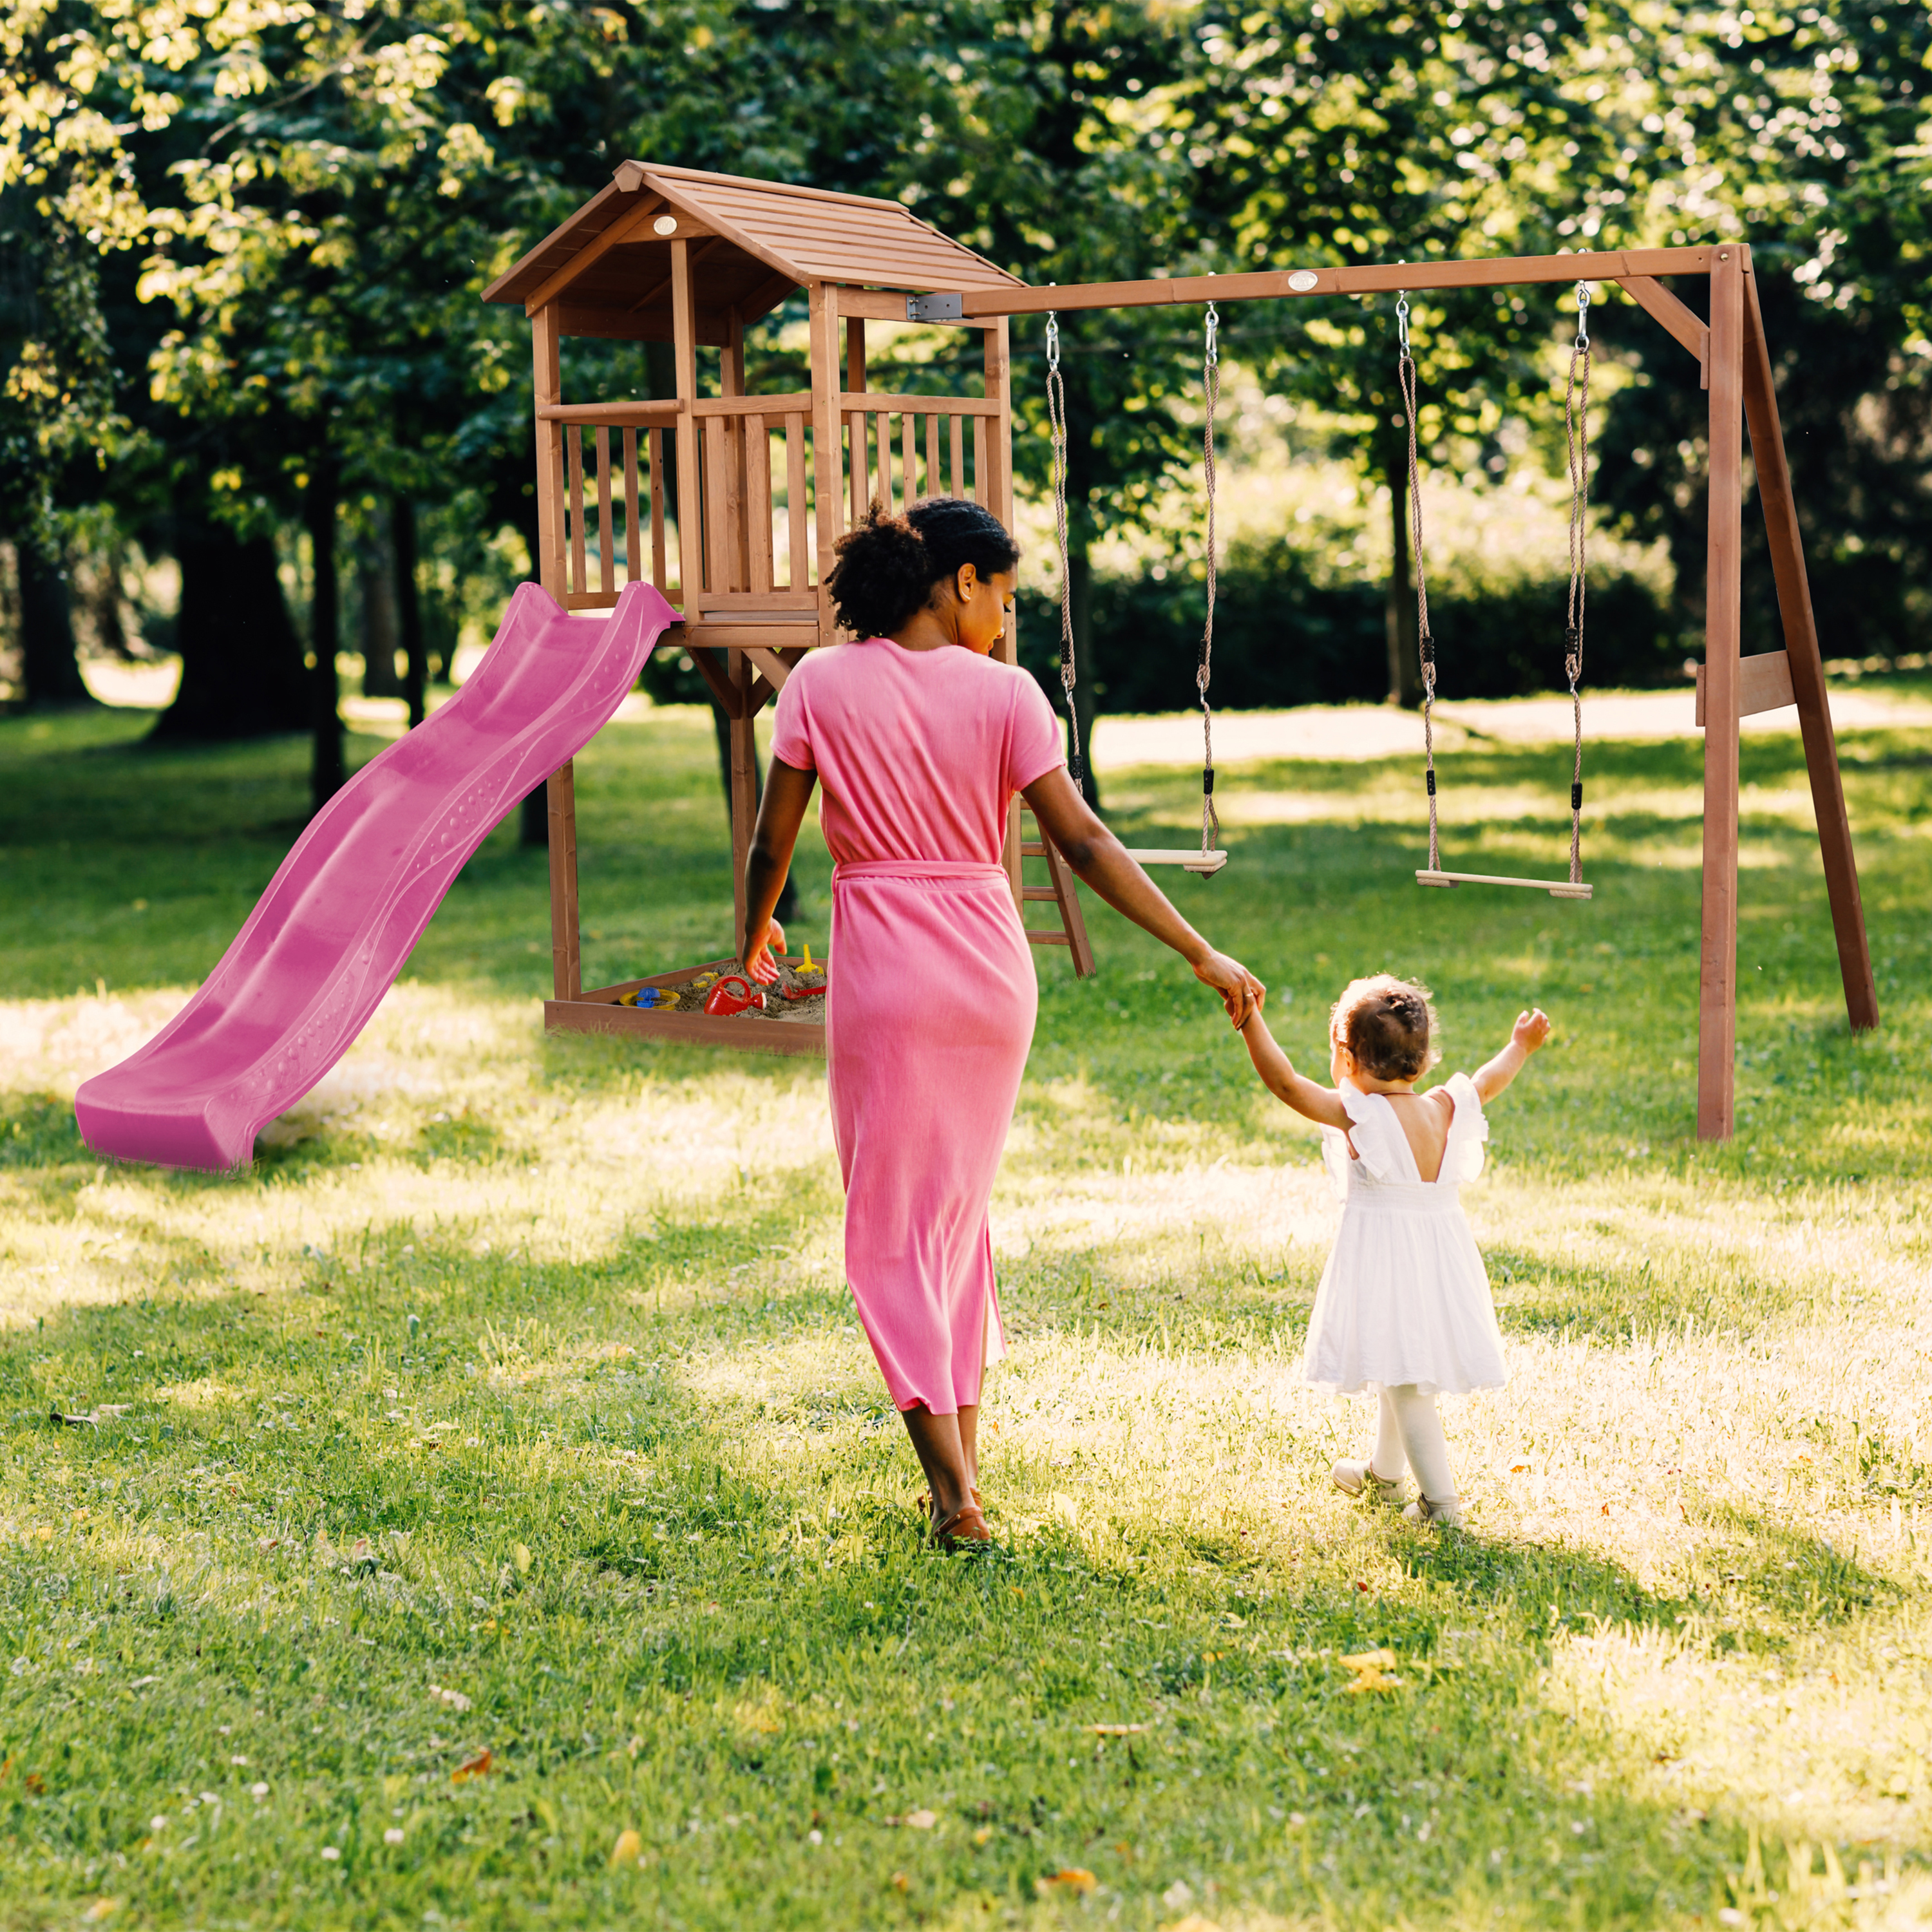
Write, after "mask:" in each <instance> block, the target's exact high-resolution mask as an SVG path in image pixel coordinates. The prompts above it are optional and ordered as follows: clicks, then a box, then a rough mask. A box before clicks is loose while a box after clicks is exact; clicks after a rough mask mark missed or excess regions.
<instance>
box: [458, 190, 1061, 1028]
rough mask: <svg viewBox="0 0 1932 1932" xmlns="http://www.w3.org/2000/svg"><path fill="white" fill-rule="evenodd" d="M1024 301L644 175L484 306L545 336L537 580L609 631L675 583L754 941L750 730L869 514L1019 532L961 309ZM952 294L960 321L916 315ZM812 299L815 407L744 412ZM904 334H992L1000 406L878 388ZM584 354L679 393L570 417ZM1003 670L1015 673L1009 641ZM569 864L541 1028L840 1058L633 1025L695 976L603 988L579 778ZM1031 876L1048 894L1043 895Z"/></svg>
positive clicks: (881, 213)
mask: <svg viewBox="0 0 1932 1932" xmlns="http://www.w3.org/2000/svg"><path fill="white" fill-rule="evenodd" d="M1021 287H1022V284H1020V283H1019V282H1018V281H1016V280H1015V279H1014V278H1013V277H1012V276H1011V275H1007V273H1006V272H1004V270H1002V269H996V268H995V267H994V266H993V265H992V263H990V262H988V261H986V260H984V259H983V257H980V256H978V255H976V254H974V252H973V251H972V250H971V249H970V248H965V247H963V246H962V245H961V244H959V242H955V241H953V240H951V239H950V238H948V237H947V236H944V235H941V233H939V232H938V230H937V229H934V228H932V227H931V226H928V224H927V223H925V222H922V221H920V220H918V219H917V218H916V217H915V216H913V214H911V213H910V211H908V210H907V209H906V208H903V207H901V205H899V204H898V202H892V201H876V200H870V199H865V197H863V196H858V195H849V194H830V193H824V192H822V191H821V190H817V189H814V188H802V187H786V186H784V185H782V184H778V183H776V182H772V181H749V180H745V179H741V178H737V177H736V176H733V175H714V174H704V173H700V172H697V171H695V170H693V169H688V168H670V167H656V166H649V165H646V164H645V163H640V162H635V161H627V162H625V164H624V165H623V166H622V167H620V168H619V169H618V170H617V171H616V175H615V176H614V177H613V179H612V181H611V183H610V186H609V187H607V188H605V189H604V190H603V191H602V192H601V193H599V194H598V195H596V196H593V197H592V199H590V200H589V201H587V202H585V203H584V205H583V207H581V208H579V209H578V210H577V212H576V213H575V214H573V215H572V216H571V217H570V219H569V220H568V221H566V222H565V223H563V225H562V226H561V227H559V229H556V231H555V232H554V233H552V234H550V235H549V236H546V237H545V238H544V240H543V241H541V242H539V243H538V245H536V247H535V248H532V250H531V251H529V254H526V255H525V256H524V257H523V259H522V260H520V261H519V262H518V263H517V264H516V265H515V266H514V267H513V268H511V269H510V270H509V271H508V272H507V273H506V274H505V275H502V276H500V277H499V278H498V279H497V280H496V281H494V282H493V283H492V284H490V287H489V288H488V289H487V290H485V291H484V299H486V300H487V301H490V302H521V303H522V304H523V308H524V311H525V313H526V315H527V316H528V317H529V322H530V327H531V332H532V338H533V345H534V347H533V353H534V356H535V387H536V445H537V514H538V545H539V547H540V549H541V556H540V557H539V558H538V580H539V581H540V582H541V583H542V585H543V587H544V589H546V590H547V591H548V592H550V595H552V596H553V597H555V598H556V600H557V601H558V602H559V603H560V604H563V605H565V607H567V608H568V609H570V610H606V609H608V608H609V607H610V606H612V605H613V604H615V603H616V601H617V598H618V594H619V591H620V590H621V589H622V587H623V586H624V585H625V583H630V582H634V581H636V580H640V579H644V580H648V581H649V582H651V583H655V585H656V586H657V587H658V589H660V590H661V591H663V592H664V595H666V596H667V598H670V601H672V602H673V604H676V605H677V606H678V607H679V608H680V609H681V610H682V611H683V612H684V613H685V622H684V623H683V625H682V626H681V627H679V628H677V629H676V630H673V631H670V632H667V634H666V635H665V637H664V640H663V642H662V643H661V644H660V645H659V646H658V648H659V649H662V650H666V651H670V652H688V654H689V655H690V657H691V661H692V662H693V663H694V664H696V665H697V668H698V669H699V670H700V672H702V673H703V676H704V678H705V680H706V682H707V683H708V684H709V685H710V687H711V689H712V692H713V694H715V697H716V698H717V700H718V703H719V704H720V705H721V706H723V708H724V711H725V712H726V714H727V716H728V718H729V719H730V741H731V865H732V877H733V892H734V895H735V900H736V903H735V916H734V921H733V932H734V933H736V932H737V931H738V930H739V929H741V928H742V925H743V922H744V894H745V853H746V851H747V849H748V846H749V844H750V841H751V830H752V827H753V826H754V823H755V822H756V820H757V807H758V801H757V781H756V776H755V772H756V766H755V763H754V737H753V732H754V721H755V720H756V718H757V714H758V712H759V711H760V709H762V708H763V706H764V705H765V704H766V703H767V702H768V701H769V700H770V699H771V698H772V697H773V696H774V695H775V693H776V691H777V690H778V687H779V686H781V685H782V684H783V683H784V680H785V678H786V676H787V674H788V673H789V672H790V668H791V667H792V666H793V664H796V662H797V661H799V657H800V656H801V655H802V653H803V652H805V651H807V650H808V649H812V648H813V647H814V646H818V645H822V644H830V643H836V642H837V641H838V631H837V628H836V627H835V625H834V623H833V622H832V610H831V604H830V601H829V598H828V597H827V595H826V592H825V591H824V589H823V586H822V584H821V582H820V578H821V576H822V574H823V569H824V568H826V567H828V566H829V563H830V562H831V558H832V545H833V544H834V543H835V541H836V540H837V539H838V537H839V536H840V535H841V534H842V533H843V532H844V531H845V530H846V529H847V528H849V527H850V525H851V523H853V522H854V521H856V520H857V519H858V518H859V517H861V516H862V515H863V514H864V513H865V506H866V505H867V504H868V502H871V501H873V500H874V499H877V500H878V501H880V502H884V503H886V504H887V505H895V506H897V507H899V508H903V507H904V505H906V504H907V503H909V502H913V500H915V499H916V498H918V497H919V496H936V495H940V494H942V493H943V494H947V495H952V496H970V497H971V498H972V499H974V501H975V502H980V503H983V504H984V505H986V507H987V508H989V509H990V510H991V511H992V512H993V514H995V516H997V517H998V518H999V519H1000V520H1001V522H1002V523H1005V524H1007V526H1008V527H1009V528H1010V527H1011V526H1012V523H1013V399H1012V393H1011V387H1010V374H1009V368H1008V362H1007V320H1006V318H1005V317H1004V316H1003V315H1001V316H994V317H987V318H986V319H984V320H976V321H974V322H971V323H968V322H966V321H965V320H962V314H961V307H960V303H961V296H962V294H963V293H964V292H965V291H966V290H972V291H974V293H992V292H993V291H995V290H998V291H1003V292H1013V291H1017V290H1019V289H1020V288H1021ZM935 289H938V290H947V291H948V292H950V299H947V297H944V296H942V297H940V298H938V299H935V300H934V301H932V302H924V301H922V300H921V299H919V297H920V296H922V294H923V293H924V292H926V291H928V290H935ZM800 290H802V291H803V292H804V293H805V296H806V298H807V301H808V314H809V318H810V337H811V339H810V345H809V356H810V368H811V387H810V388H809V389H799V390H793V391H787V392H781V393H778V394H773V395H755V396H754V395H746V394H745V329H747V328H748V326H750V325H751V324H752V323H756V322H757V321H759V320H761V319H762V318H763V317H765V316H766V315H769V314H770V313H771V312H772V310H774V309H775V308H778V306H779V305H780V304H781V303H782V302H784V301H785V300H786V299H787V298H788V297H790V296H794V295H796V293H799V291H800ZM908 296H911V297H912V298H913V299H911V300H910V301H909V300H908ZM908 319H910V320H925V321H930V322H936V323H937V322H943V323H950V324H951V325H952V326H955V327H958V328H960V329H965V330H967V331H968V332H971V333H972V334H974V335H977V336H978V337H979V338H980V342H981V344H983V358H982V366H983V380H982V383H981V385H980V390H981V393H980V394H979V395H926V394H920V395H905V394H895V393H892V392H880V391H875V390H871V389H868V388H867V386H866V365H865V325H866V323H868V321H873V322H888V321H889V322H897V323H901V324H903V323H905V322H906V321H907V320H908ZM571 336H594V337H603V338H617V339H619V340H623V341H645V342H651V341H655V342H668V343H670V344H671V345H672V354H673V365H674V367H675V369H676V395H675V397H671V398H658V399H652V400H650V401H642V400H637V399H631V400H616V401H612V400H605V401H594V402H566V401H565V400H564V396H563V385H562V367H561V356H560V353H559V350H560V345H561V344H562V341H563V340H564V338H566V337H571ZM706 350H709V351H714V352H715V356H706V355H703V354H702V353H701V352H703V351H706ZM707 377H709V380H708V381H707V380H706V378H707ZM999 654H1000V655H1001V656H1002V657H1003V658H1004V659H1005V660H1006V661H1007V662H1008V663H1009V664H1010V663H1012V662H1013V661H1015V655H1016V652H1015V640H1014V636H1013V630H1012V628H1011V625H1009V626H1008V630H1007V636H1006V638H1005V640H1004V643H1002V645H1001V647H1000V652H999ZM1028 859H1032V860H1034V861H1035V862H1037V864H1038V865H1040V867H1041V868H1043V871H1044V873H1045V875H1046V876H1045V879H1044V882H1043V883H1028V877H1027V874H1026V872H1025V862H1026V861H1027V860H1028ZM1006 860H1007V874H1008V877H1010V879H1011V880H1012V881H1013V891H1014V894H1015V896H1016V898H1018V899H1019V900H1020V901H1021V903H1022V908H1023V910H1024V909H1025V908H1027V907H1031V906H1033V905H1034V904H1036V902H1040V901H1044V902H1045V905H1046V906H1049V907H1051V908H1052V916H1053V919H1054V922H1053V923H1052V924H1051V925H1047V926H1039V925H1036V926H1034V928H1033V929H1032V930H1031V934H1030V936H1031V938H1032V939H1033V941H1034V944H1037V945H1049V946H1060V947H1067V948H1070V950H1071V951H1072V953H1073V960H1074V964H1075V967H1076V971H1079V972H1081V973H1082V974H1087V973H1091V971H1093V956H1092V952H1091V947H1089V945H1088V939H1087V933H1086V928H1085V923H1084V922H1083V921H1082V916H1081V912H1080V906H1079V900H1078V899H1077V898H1076V896H1075V892H1074V885H1073V875H1072V874H1071V873H1070V871H1068V870H1067V867H1066V865H1065V863H1064V861H1063V860H1061V858H1060V856H1059V855H1058V853H1056V852H1055V851H1054V850H1052V847H1050V846H1048V845H1047V844H1046V842H1045V841H1044V840H1043V839H1042V838H1040V837H1039V836H1038V835H1037V833H1035V834H1034V835H1032V836H1031V837H1028V836H1025V835H1023V828H1022V824H1021V822H1020V813H1019V809H1018V808H1017V807H1016V808H1015V810H1014V811H1013V814H1012V815H1011V817H1010V823H1009V826H1008V832H1007V855H1006ZM1035 916H1036V918H1037V917H1038V916H1039V914H1038V913H1036V914H1035ZM550 944H551V953H552V959H553V977H554V981H555V985H554V989H553V996H552V998H550V1000H549V1001H547V1002H546V1003H545V1005H544V1021H545V1024H546V1025H548V1026H550V1027H553V1028H565V1029H571V1030H575V1031H586V1032H595V1033H625V1034H655V1035H664V1034H671V1035H676V1036H680V1037H685V1038H688V1039H696V1040H708V1041H710V1042H712V1043H715V1044H718V1045H724V1046H738V1047H746V1048H751V1049H757V1050H762V1051H764V1052H778V1053H813V1052H823V1050H824V1029H823V1027H822V1026H817V1025H801V1024H799V1023H796V1022H790V1023H787V1024H784V1025H778V1024H769V1025H767V1024H763V1023H760V1022H757V1021H751V1020H725V1019H706V1018H705V1017H704V1016H703V1015H701V1014H689V1013H667V1012H662V1011H658V1012H649V1011H644V1012H640V1011H639V1010H636V1009H635V1008H633V1007H625V1006H621V1005H619V1004H618V1001H619V997H620V996H621V995H622V994H624V993H625V992H630V991H632V990H634V989H636V988H637V987H638V986H643V985H653V986H655V985H673V984H675V983H677V982H678V981H679V980H682V979H686V978H689V977H693V976H694V975H695V974H697V973H698V972H700V971H703V970H705V969H704V968H701V967H696V966H694V967H692V968H689V969H688V971H685V972H684V973H682V974H662V975H659V976H658V977H656V978H655V979H653V980H649V981H639V980H627V981H625V982H622V983H619V984H618V985H616V986H605V987H596V988H591V989H586V988H585V986H583V975H582V971H581V953H580V944H579V938H578V918H577V808H576V800H575V794H574V787H573V785H572V782H571V767H570V766H568V765H566V766H564V767H563V769H562V770H561V771H559V772H557V773H556V775H555V776H554V777H553V778H551V780H550ZM711 963H712V964H713V965H715V964H718V963H721V962H711Z"/></svg>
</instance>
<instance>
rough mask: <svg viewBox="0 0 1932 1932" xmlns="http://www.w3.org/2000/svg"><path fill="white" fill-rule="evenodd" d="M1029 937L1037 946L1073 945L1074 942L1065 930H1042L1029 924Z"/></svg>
mask: <svg viewBox="0 0 1932 1932" xmlns="http://www.w3.org/2000/svg"><path fill="white" fill-rule="evenodd" d="M1027 938H1028V940H1029V941H1031V943H1032V944H1034V945H1035V946H1071V945H1072V944H1073V941H1072V940H1070V939H1069V938H1067V935H1066V934H1065V933H1064V932H1037V931H1036V930H1034V929H1033V928H1032V927H1031V926H1029V927H1028V929H1027Z"/></svg>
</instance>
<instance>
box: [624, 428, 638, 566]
mask: <svg viewBox="0 0 1932 1932" xmlns="http://www.w3.org/2000/svg"><path fill="white" fill-rule="evenodd" d="M642 547H643V532H642V531H640V529H638V527H637V431H635V430H634V429H627V430H626V431H625V432H624V580H625V583H636V582H637V579H638V577H640V576H641V575H642V574H643V556H642V554H641V552H642Z"/></svg>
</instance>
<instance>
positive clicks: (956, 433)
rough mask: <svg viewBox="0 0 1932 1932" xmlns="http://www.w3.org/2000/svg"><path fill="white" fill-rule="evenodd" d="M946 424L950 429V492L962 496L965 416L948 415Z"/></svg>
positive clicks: (964, 463)
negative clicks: (951, 456)
mask: <svg viewBox="0 0 1932 1932" xmlns="http://www.w3.org/2000/svg"><path fill="white" fill-rule="evenodd" d="M947 426H948V428H949V429H950V431H951V442H952V448H953V495H954V496H965V493H966V419H965V417H964V416H952V417H950V418H948V419H947Z"/></svg>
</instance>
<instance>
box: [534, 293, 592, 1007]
mask: <svg viewBox="0 0 1932 1932" xmlns="http://www.w3.org/2000/svg"><path fill="white" fill-rule="evenodd" d="M530 335H531V341H532V353H533V357H534V361H535V368H534V371H533V374H534V378H535V380H534V384H533V386H534V388H535V392H536V407H537V410H538V415H537V419H536V439H537V551H538V554H537V555H536V556H535V558H533V559H532V562H534V563H535V565H536V571H537V581H538V583H541V585H542V586H543V587H544V589H546V590H547V591H548V592H550V595H552V596H553V597H554V598H556V599H557V601H559V603H561V602H562V600H563V596H564V593H565V590H566V589H567V588H568V571H569V566H568V563H567V562H566V561H565V553H564V542H565V534H564V514H563V493H564V480H563V478H564V466H563V425H562V424H561V423H560V422H550V421H548V420H547V419H545V418H544V416H543V414H542V411H543V410H544V407H546V406H551V405H554V404H558V403H560V402H562V400H563V376H562V362H561V359H560V357H559V353H558V347H557V311H556V304H555V303H554V302H546V303H545V304H544V306H543V307H542V308H540V309H538V311H537V312H536V314H535V315H534V316H532V317H531V318H530ZM544 805H545V807H546V809H547V814H548V818H549V823H548V826H547V830H548V834H549V839H550V982H551V985H552V987H553V989H554V997H555V998H557V999H559V1000H573V999H574V998H576V997H577V991H578V989H579V988H580V986H581V985H582V983H583V982H582V978H581V971H582V968H581V964H580V950H579V943H578V938H577V787H576V784H575V781H574V776H573V774H572V772H571V766H570V765H569V764H568V763H565V764H564V765H563V766H561V767H560V768H559V769H557V770H556V771H554V772H552V773H551V774H550V780H549V782H548V784H547V785H546V786H545V787H544Z"/></svg>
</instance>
